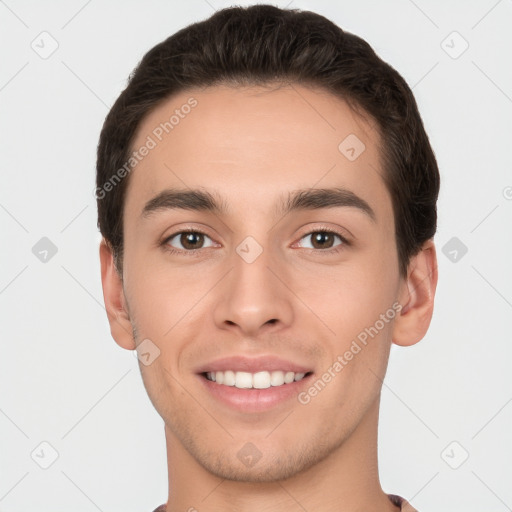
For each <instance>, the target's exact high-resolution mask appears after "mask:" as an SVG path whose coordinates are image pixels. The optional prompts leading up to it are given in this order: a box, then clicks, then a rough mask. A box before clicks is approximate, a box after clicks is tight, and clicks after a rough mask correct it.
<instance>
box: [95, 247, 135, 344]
mask: <svg viewBox="0 0 512 512" xmlns="http://www.w3.org/2000/svg"><path fill="white" fill-rule="evenodd" d="M100 262H101V283H102V285H103V300H104V301H105V309H106V310H107V317H108V321H109V323H110V332H111V334H112V337H113V338H114V340H115V342H116V343H117V344H118V345H119V346H120V347H122V348H125V349H127V350H134V349H135V341H134V339H133V330H132V325H131V322H130V315H129V313H128V309H127V307H126V299H125V296H124V290H123V281H122V279H121V277H120V276H119V274H118V273H117V270H116V268H115V265H114V256H113V253H112V249H111V247H110V245H109V244H108V243H107V242H106V241H105V239H102V241H101V243H100Z"/></svg>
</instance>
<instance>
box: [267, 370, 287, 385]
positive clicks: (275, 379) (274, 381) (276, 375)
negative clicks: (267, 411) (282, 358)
mask: <svg viewBox="0 0 512 512" xmlns="http://www.w3.org/2000/svg"><path fill="white" fill-rule="evenodd" d="M283 384H284V372H272V373H271V374H270V385H271V386H282V385H283Z"/></svg>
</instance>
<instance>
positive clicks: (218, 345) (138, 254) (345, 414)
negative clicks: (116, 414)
mask: <svg viewBox="0 0 512 512" xmlns="http://www.w3.org/2000/svg"><path fill="white" fill-rule="evenodd" d="M191 98H193V99H191ZM184 105H189V106H190V108H188V107H184ZM172 115H174V116H175V117H174V118H173V119H172V120H171V123H172V128H170V127H169V126H170V125H169V124H168V125H165V124H164V125H162V124H161V123H165V122H169V120H170V118H171V116H172ZM177 119H179V120H178V121H177ZM162 126H166V128H167V132H168V133H167V132H166V130H165V129H163V128H162ZM148 137H149V138H148ZM150 139H151V140H152V141H153V142H150ZM160 139H161V140H160ZM153 143H154V144H153ZM379 144H380V138H379V134H378V133H377V132H376V131H375V130H374V128H372V126H371V125H370V124H368V123H367V122H366V121H365V120H363V119H362V118H361V117H359V116H358V115H357V114H356V113H354V112H353V111H352V110H351V109H350V108H349V107H348V106H347V104H346V103H344V102H343V101H342V100H340V99H339V98H336V97H334V96H333V95H331V94H329V93H327V92H325V91H321V90H314V89H309V88H304V87H301V86H298V85H294V86H293V87H280V88H273V89H270V88H261V87H250V88H237V89H235V88H228V87H223V86H216V87H211V88H207V89H203V90H199V89H194V90H187V91H186V92H183V93H180V94H179V95H177V96H174V97H173V98H172V99H169V100H167V101H166V102H165V103H163V104H161V105H160V106H159V107H158V108H156V109H155V110H154V111H153V112H151V113H150V114H149V115H148V116H147V118H145V120H144V121H143V123H142V124H141V126H140V127H139V130H138V132H137V136H136V139H135V141H134V144H133V149H134V150H135V149H137V148H140V147H142V146H144V145H146V146H147V147H150V146H151V147H150V149H149V151H147V152H145V153H147V154H146V156H144V157H143V158H142V159H141V161H140V162H139V163H138V164H137V166H136V167H135V169H134V170H133V171H132V173H131V175H130V178H129V179H130V182H129V186H128V189H127V194H126V200H125V209H124V259H123V294H124V303H125V305H126V309H127V311H128V313H129V319H130V322H131V326H132V327H133V329H134V334H135V341H136V344H137V345H139V344H141V343H145V344H146V345H141V347H146V348H145V351H146V352H149V353H150V354H151V355H149V356H147V361H148V362H150V364H147V365H146V364H142V363H141V364H140V367H141V372H142V376H143V380H144V384H145V386H146V389H147V392H148V394H149V396H150V398H151V400H152V402H153V404H154V406H155V407H156V409H157V411H158V412H159V414H160V415H161V416H162V418H163V419H164V421H165V425H166V434H167V438H168V443H169V446H170V447H171V449H173V448H174V449H176V451H179V450H183V451H184V452H186V453H187V454H188V455H189V456H190V457H191V458H192V459H193V460H195V461H196V462H197V464H199V465H200V466H202V467H203V468H205V469H207V470H208V471H210V472H211V473H214V474H215V475H218V476H219V477H221V478H227V479H232V480H240V481H253V482H256V481H271V480H276V479H279V478H286V477H290V476H292V475H294V474H296V473H298V472H300V471H303V470H304V469H306V468H308V467H311V466H312V465H314V464H315V463H318V462H320V461H321V460H323V459H325V458H326V457H327V456H328V455H329V454H332V453H334V452H335V451H336V450H338V449H339V447H340V446H342V444H343V442H344V440H346V439H347V438H348V437H349V436H350V434H351V433H353V432H354V431H355V430H356V429H358V428H360V426H361V425H362V424H363V423H364V420H365V418H367V417H368V415H369V414H370V413H371V412H372V411H375V407H376V405H377V404H378V399H379V393H380V389H381V380H380V379H382V378H384V374H385V370H386V365H387V359H388V355H389V349H390V344H391V340H392V331H393V325H394V322H395V319H396V317H397V316H398V310H399V307H400V306H398V304H399V298H400V296H401V293H402V292H403V287H404V281H403V280H402V279H401V276H400V275H399V271H398V259H397V250H396V241H395V235H394V220H393V212H392V204H391V199H390V196H389V194H388V192H387V189H386V187H385V185H384V182H383V179H382V173H383V170H382V166H381V162H380V152H379ZM301 190H302V194H299V191H301ZM193 191H195V192H193ZM143 340H149V341H143ZM148 347H150V350H147V348H148ZM158 351H159V355H158ZM155 354H156V355H158V357H156V358H154V357H155ZM153 358H154V360H153ZM213 379H215V381H214V380H213ZM283 381H284V382H283ZM233 384H235V385H233Z"/></svg>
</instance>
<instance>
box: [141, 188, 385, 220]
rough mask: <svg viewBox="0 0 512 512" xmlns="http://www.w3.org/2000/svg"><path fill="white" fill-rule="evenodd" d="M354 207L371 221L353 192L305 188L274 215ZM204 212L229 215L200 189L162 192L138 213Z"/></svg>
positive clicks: (290, 196)
mask: <svg viewBox="0 0 512 512" xmlns="http://www.w3.org/2000/svg"><path fill="white" fill-rule="evenodd" d="M339 207H350V208H357V209H359V210H360V211H361V212H363V213H365V214H366V215H367V216H368V217H369V218H370V219H371V220H372V221H374V222H375V221H376V215H375V212H374V211H373V209H372V208H371V206H370V205H369V204H368V203H367V202H366V201H365V200H364V199H362V198H361V197H359V196H357V195H356V194H354V192H352V191H350V190H347V189H345V188H341V187H335V188H308V189H299V190H294V191H291V192H289V193H288V196H287V197H286V198H285V199H284V200H283V199H281V201H280V202H279V203H278V205H277V208H276V210H275V212H276V215H278V216H279V215H282V216H284V215H287V214H288V213H291V212H294V211H299V210H318V209H321V208H339ZM180 209H181V210H191V211H206V212H212V213H215V214H217V215H226V214H227V213H228V212H229V208H228V205H227V203H226V201H224V200H223V199H222V197H220V196H219V195H218V194H217V193H215V192H213V193H212V192H210V191H207V190H202V189H166V190H163V191H162V192H160V193H159V194H157V195H156V196H155V197H153V198H152V199H150V200H149V201H148V202H147V203H146V204H145V206H144V209H143V210H142V214H141V217H143V218H147V217H150V216H151V215H152V214H154V213H156V212H159V211H165V210H180Z"/></svg>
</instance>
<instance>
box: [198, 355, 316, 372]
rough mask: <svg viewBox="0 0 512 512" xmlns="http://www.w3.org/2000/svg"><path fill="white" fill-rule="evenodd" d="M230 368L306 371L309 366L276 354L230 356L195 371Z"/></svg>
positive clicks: (262, 370)
mask: <svg viewBox="0 0 512 512" xmlns="http://www.w3.org/2000/svg"><path fill="white" fill-rule="evenodd" d="M227 370H232V371H235V372H249V373H257V372H264V371H267V372H271V371H277V370H281V371H283V372H294V373H308V372H310V371H311V368H310V367H308V366H304V365H302V364H298V363H295V362H293V361H289V360H286V359H282V358H280V357H276V356H271V355H267V356H259V357H247V356H230V357H222V358H219V359H215V361H210V362H209V363H205V364H203V365H201V366H200V367H198V368H197V373H206V372H223V371H227Z"/></svg>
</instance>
